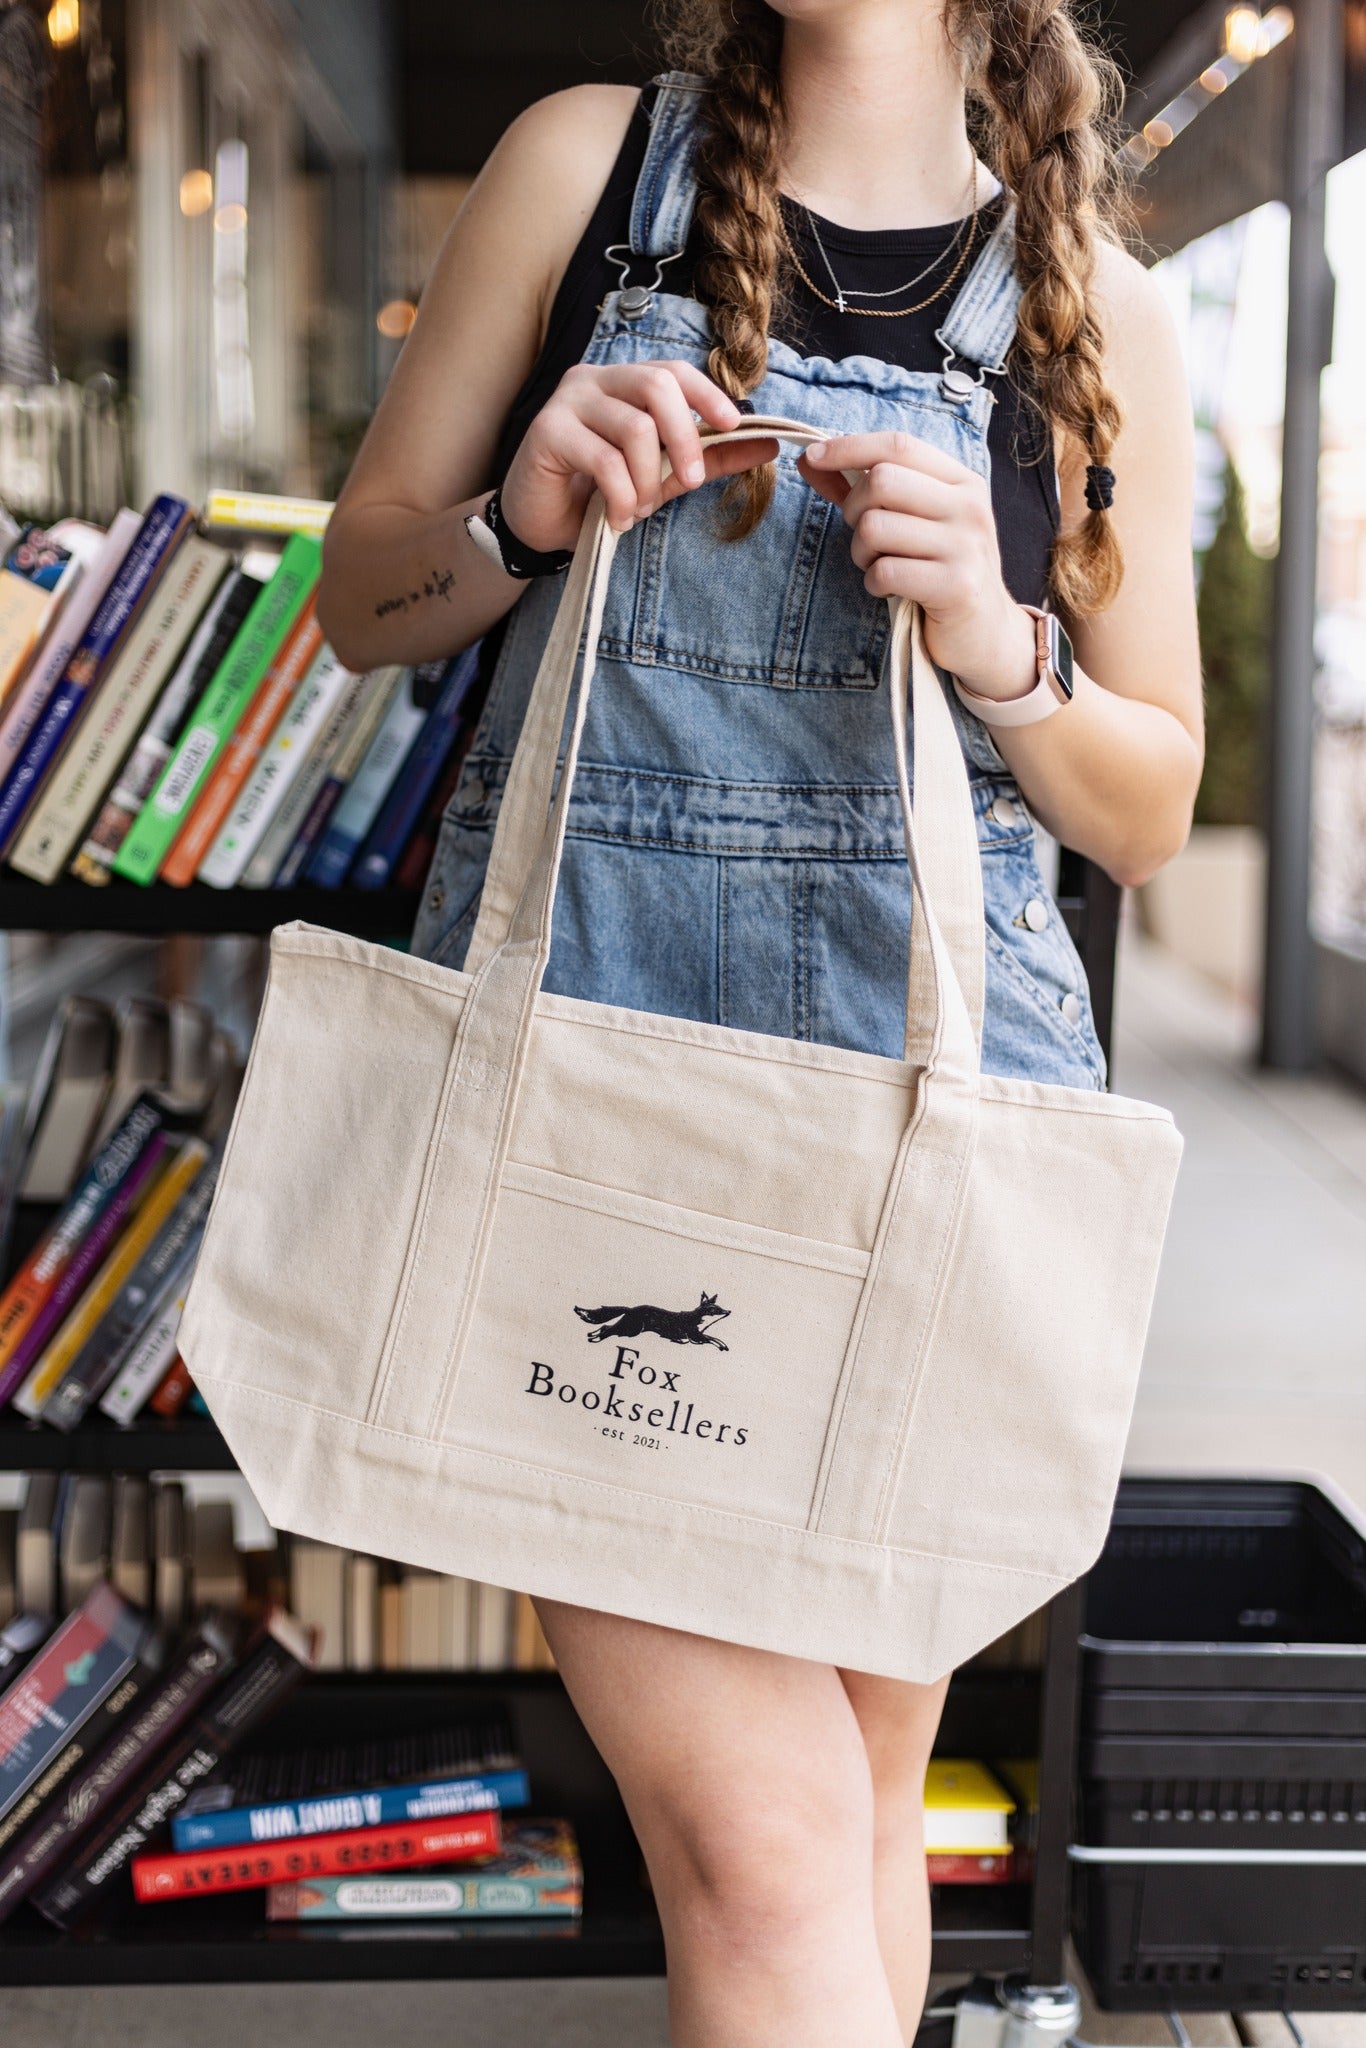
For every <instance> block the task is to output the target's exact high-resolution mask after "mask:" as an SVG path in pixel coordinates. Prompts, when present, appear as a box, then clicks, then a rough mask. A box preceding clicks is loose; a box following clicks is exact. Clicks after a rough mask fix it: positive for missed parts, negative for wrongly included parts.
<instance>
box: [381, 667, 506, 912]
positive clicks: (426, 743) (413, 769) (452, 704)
mask: <svg viewBox="0 0 1366 2048" xmlns="http://www.w3.org/2000/svg"><path fill="white" fill-rule="evenodd" d="M482 644H483V643H482V642H481V641H478V640H476V641H475V643H474V645H473V646H472V647H467V648H466V649H465V651H464V653H463V654H457V655H456V657H455V659H454V660H453V661H452V662H451V663H450V664H449V665H448V667H447V669H446V678H445V681H444V682H443V684H442V686H441V694H440V695H439V697H438V698H437V700H436V703H435V704H434V706H433V707H432V710H431V712H430V713H429V715H428V717H427V718H426V719H425V720H424V722H423V726H422V730H421V732H420V733H419V734H418V737H417V742H416V744H415V745H414V746H413V748H412V750H411V752H410V753H409V756H408V759H407V760H406V761H405V762H404V764H403V772H402V774H401V775H400V776H399V777H398V780H397V781H396V782H395V784H394V786H393V788H392V789H391V790H390V792H389V795H388V797H387V798H386V799H385V802H384V804H383V805H382V807H381V809H380V812H379V816H378V817H377V818H376V819H375V822H374V825H373V826H372V827H371V830H370V833H369V835H368V837H367V839H366V841H365V844H364V846H363V847H362V848H361V851H360V853H359V855H358V856H357V859H356V863H355V868H354V870H353V873H352V876H351V879H352V881H353V882H354V883H355V885H356V887H357V888H358V889H382V888H383V887H384V886H385V884H386V883H387V882H388V881H389V878H390V876H391V875H392V873H393V871H394V867H395V866H396V864H397V862H398V859H399V856H400V855H401V854H402V852H403V849H404V847H405V846H406V845H407V843H408V838H409V835H410V834H411V833H412V831H413V828H414V827H415V826H416V824H417V822H418V820H419V819H420V817H421V816H422V807H423V805H424V804H425V802H426V801H427V797H428V795H429V794H430V792H431V789H432V786H433V784H434V783H435V781H436V779H437V777H438V775H440V773H441V769H442V765H443V764H444V762H445V760H446V756H447V755H448V754H449V753H450V750H451V748H452V747H453V746H454V745H455V742H456V739H457V736H458V734H459V731H460V723H461V717H462V715H463V712H464V708H465V699H466V697H467V696H468V695H469V692H470V690H471V688H472V687H473V684H474V681H475V678H476V676H477V675H478V673H479V650H480V647H481V646H482Z"/></svg>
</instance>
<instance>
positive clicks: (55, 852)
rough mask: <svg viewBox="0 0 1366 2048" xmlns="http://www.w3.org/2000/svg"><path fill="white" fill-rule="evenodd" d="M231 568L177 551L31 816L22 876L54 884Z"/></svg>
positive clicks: (21, 855)
mask: <svg viewBox="0 0 1366 2048" xmlns="http://www.w3.org/2000/svg"><path fill="white" fill-rule="evenodd" d="M227 566H228V557H227V555H226V554H225V553H224V551H223V549H222V548H216V547H213V546H212V545H211V544H210V543H209V542H208V541H203V540H197V539H194V538H190V539H188V540H187V541H186V542H185V543H184V545H183V546H182V547H181V548H179V549H178V550H177V553H176V557H175V560H174V561H173V562H171V563H170V564H169V565H168V567H167V569H166V572H165V574H164V576H163V578H162V581H161V583H160V585H159V586H158V589H157V591H156V594H155V598H154V600H153V601H152V602H150V603H149V605H148V607H147V610H146V611H145V612H144V614H143V618H142V619H141V620H140V621H139V623H138V625H137V626H136V627H135V628H134V630H133V632H132V633H131V634H130V635H129V637H128V640H127V641H126V642H125V644H124V646H123V648H122V649H121V651H120V653H119V655H118V657H117V658H116V660H115V662H114V664H113V666H112V668H111V669H110V671H109V674H108V675H107V676H106V677H105V678H104V680H103V681H102V683H101V684H100V686H99V689H98V691H97V692H96V693H95V696H94V701H93V702H92V704H91V706H90V710H89V712H88V714H87V716H86V717H85V719H84V720H83V721H82V724H81V729H80V732H79V733H77V734H76V735H75V737H74V738H73V739H72V742H71V744H70V745H69V746H68V747H67V748H66V749H65V750H64V752H63V754H62V758H61V760H60V761H58V762H57V764H56V766H55V767H54V769H53V771H52V774H51V775H50V776H49V778H48V781H47V784H46V787H45V788H44V790H43V793H42V796H41V798H40V800H39V801H38V802H37V803H36V804H35V805H34V806H33V808H32V809H31V811H30V813H29V816H28V819H27V821H26V823H25V824H24V827H23V830H22V831H21V832H20V834H19V838H18V843H17V844H16V846H15V848H14V852H13V853H12V855H11V856H10V860H11V865H12V866H14V867H16V868H18V869H19V871H20V873H21V874H25V875H29V876H31V877H32V879H33V880H34V881H35V882H53V881H55V880H56V879H57V876H58V875H59V874H60V873H61V871H62V868H63V867H64V866H65V864H66V862H67V860H68V858H69V857H70V854H71V852H72V849H73V848H74V846H75V845H76V842H77V840H78V839H79V838H80V836H81V834H82V832H83V831H84V829H85V826H86V824H87V822H88V821H89V818H90V815H91V813H92V811H93V810H94V809H95V807H96V805H97V804H98V803H99V802H100V801H101V799H102V798H103V796H104V793H105V791H106V790H107V789H108V787H109V784H110V782H111V781H112V779H113V777H114V776H115V774H116V773H117V772H118V768H119V764H120V762H121V761H122V760H123V757H124V755H125V754H126V753H127V751H128V749H129V747H130V746H131V745H132V743H133V741H134V739H135V738H136V737H137V732H138V728H139V726H140V725H141V724H142V722H143V720H144V718H145V717H146V716H147V713H148V711H149V709H150V708H151V705H152V704H153V702H154V701H155V698H156V695H157V692H158V691H159V690H160V689H161V687H162V685H163V684H164V682H165V680H166V676H167V674H168V672H169V671H170V669H171V667H172V666H173V664H174V663H175V662H176V661H177V660H178V659H179V656H180V654H181V652H182V650H183V648H184V645H185V642H186V640H187V639H188V637H189V635H190V633H191V631H192V630H193V627H194V625H195V622H196V620H197V619H198V617H199V615H200V613H201V612H202V611H203V609H204V606H205V605H206V604H207V603H208V601H209V599H210V598H211V597H212V595H213V592H214V588H215V586H216V584H217V583H218V582H219V581H221V579H222V577H223V574H224V572H225V571H226V569H227Z"/></svg>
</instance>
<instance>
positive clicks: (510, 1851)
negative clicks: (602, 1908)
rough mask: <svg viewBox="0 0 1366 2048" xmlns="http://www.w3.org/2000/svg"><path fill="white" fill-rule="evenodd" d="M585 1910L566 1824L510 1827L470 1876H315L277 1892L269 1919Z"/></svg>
mask: <svg viewBox="0 0 1366 2048" xmlns="http://www.w3.org/2000/svg"><path fill="white" fill-rule="evenodd" d="M582 1911H583V1863H582V1860H581V1858H580V1856H579V1847H578V1843H577V1842H576V1840H575V1838H574V1831H573V1829H572V1828H571V1827H570V1825H569V1823H568V1821H562V1820H561V1821H554V1820H522V1821H509V1822H507V1823H506V1825H505V1826H504V1829H503V1846H502V1849H501V1850H500V1851H499V1853H498V1854H497V1855H496V1856H491V1857H488V1858H487V1859H485V1858H481V1859H480V1860H479V1862H478V1863H475V1864H472V1865H471V1866H470V1868H469V1869H468V1870H426V1871H424V1872H422V1873H421V1874H420V1875H414V1874H413V1873H411V1872H405V1873H402V1874H399V1873H397V1872H396V1873H395V1874H393V1875H392V1876H390V1875H386V1874H384V1873H380V1874H377V1875H374V1876H366V1877H313V1878H303V1879H299V1880H297V1881H295V1882H292V1883H285V1884H277V1885H272V1886H271V1888H270V1890H269V1891H268V1892H267V1893H266V1918H267V1920H395V1919H404V1920H409V1919H412V1920H479V1919H484V1918H490V1917H493V1916H495V1915H496V1916H498V1917H499V1918H503V1917H508V1916H512V1915H515V1916H516V1917H517V1918H518V1919H519V1920H531V1919H536V1920H539V1919H546V1918H550V1917H552V1916H553V1917H555V1918H558V1919H566V1918H573V1917H576V1916H577V1915H579V1914H580V1913H582Z"/></svg>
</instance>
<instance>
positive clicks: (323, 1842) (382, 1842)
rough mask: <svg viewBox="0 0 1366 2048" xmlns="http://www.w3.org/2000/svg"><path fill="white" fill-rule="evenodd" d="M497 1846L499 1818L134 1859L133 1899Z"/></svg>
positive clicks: (414, 1861)
mask: <svg viewBox="0 0 1366 2048" xmlns="http://www.w3.org/2000/svg"><path fill="white" fill-rule="evenodd" d="M499 1842H500V1834H499V1826H498V1811H497V1808H496V1807H490V1808H488V1809H487V1811H485V1812H483V1813H474V1814H468V1815H466V1816H465V1817H464V1818H463V1819H452V1820H434V1821H425V1822H424V1821H419V1822H417V1823H416V1824H414V1823H408V1822H405V1823H404V1824H402V1825H401V1826H398V1827H389V1828H356V1829H352V1830H349V1831H348V1832H346V1833H344V1834H335V1835H313V1836H310V1837H309V1838H308V1839H307V1840H305V1841H302V1842H292V1843H291V1842H275V1843H265V1842H258V1843H255V1844H254V1845H253V1846H252V1847H250V1848H244V1849H218V1850H204V1849H200V1850H196V1851H194V1852H192V1853H191V1854H190V1855H188V1856H145V1855H144V1856H135V1857H134V1858H133V1896H134V1898H136V1899H140V1900H142V1901H143V1902H144V1903H150V1902H151V1901H153V1900H157V1899H183V1898H189V1897H191V1896H194V1895H196V1894H200V1893H204V1892H238V1891H259V1890H260V1889H261V1888H262V1887H264V1886H265V1885H270V1884H279V1883H282V1882H283V1881H284V1880H285V1879H287V1878H292V1879H294V1880H295V1881H296V1882H297V1881H298V1880H299V1879H301V1878H309V1877H327V1876H330V1875H331V1874H332V1873H333V1872H338V1871H344V1870H386V1869H389V1870H392V1869H393V1868H395V1866H397V1865H408V1866H409V1867H413V1866H417V1865H420V1864H424V1863H454V1862H459V1861H461V1860H462V1859H463V1858H465V1857H470V1856H492V1855H495V1854H496V1853H497V1850H498V1846H499Z"/></svg>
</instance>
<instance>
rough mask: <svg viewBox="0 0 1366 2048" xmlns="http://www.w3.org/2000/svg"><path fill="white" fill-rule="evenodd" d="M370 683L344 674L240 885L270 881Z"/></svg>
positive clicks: (267, 884) (246, 886)
mask: <svg viewBox="0 0 1366 2048" xmlns="http://www.w3.org/2000/svg"><path fill="white" fill-rule="evenodd" d="M370 684H371V677H370V675H369V674H362V675H351V674H348V675H347V677H346V680H345V682H344V683H343V685H342V689H341V693H340V695H339V696H338V697H337V699H336V701H335V703H334V704H333V705H332V707H331V709H330V710H329V712H328V714H327V717H326V719H325V720H324V721H323V724H322V728H321V730H320V731H319V733H318V735H317V737H316V738H315V739H314V741H313V744H312V746H311V747H310V748H309V749H308V752H307V754H306V755H305V757H304V759H303V761H302V762H301V763H300V766H299V771H298V773H297V775H296V776H295V777H294V780H293V782H292V784H291V785H290V787H289V789H288V790H287V791H286V792H285V795H284V797H283V799H282V800H281V802H280V804H279V806H278V808H277V810H276V812H275V815H274V817H273V818H272V819H271V821H270V823H269V825H268V826H267V827H266V830H265V831H264V832H263V833H262V834H261V837H260V840H259V842H258V844H257V847H256V851H255V853H253V855H252V857H251V859H250V860H249V861H248V862H247V864H246V866H245V868H243V870H242V887H243V888H244V889H269V888H271V887H272V886H273V885H274V883H275V880H276V877H277V876H278V875H279V872H280V868H281V866H282V864H283V862H284V860H285V858H286V856H287V855H288V853H289V849H290V847H291V846H292V845H293V844H294V841H295V839H296V838H297V837H298V834H299V833H300V831H301V830H302V829H303V825H304V821H305V819H306V818H307V816H308V813H309V809H310V807H311V805H312V803H313V799H314V798H315V796H316V795H317V793H318V791H319V789H320V788H321V787H322V784H323V781H324V779H325V777H326V775H327V773H328V770H329V769H330V767H331V765H332V762H333V761H334V760H335V758H336V755H337V750H338V748H339V747H340V746H341V745H342V744H343V742H344V740H345V737H346V734H347V733H348V732H349V731H350V729H351V725H352V721H353V720H354V719H355V717H356V716H357V714H358V712H359V710H360V708H361V705H362V704H363V702H364V700H365V698H366V695H367V694H368V692H369V689H370Z"/></svg>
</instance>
